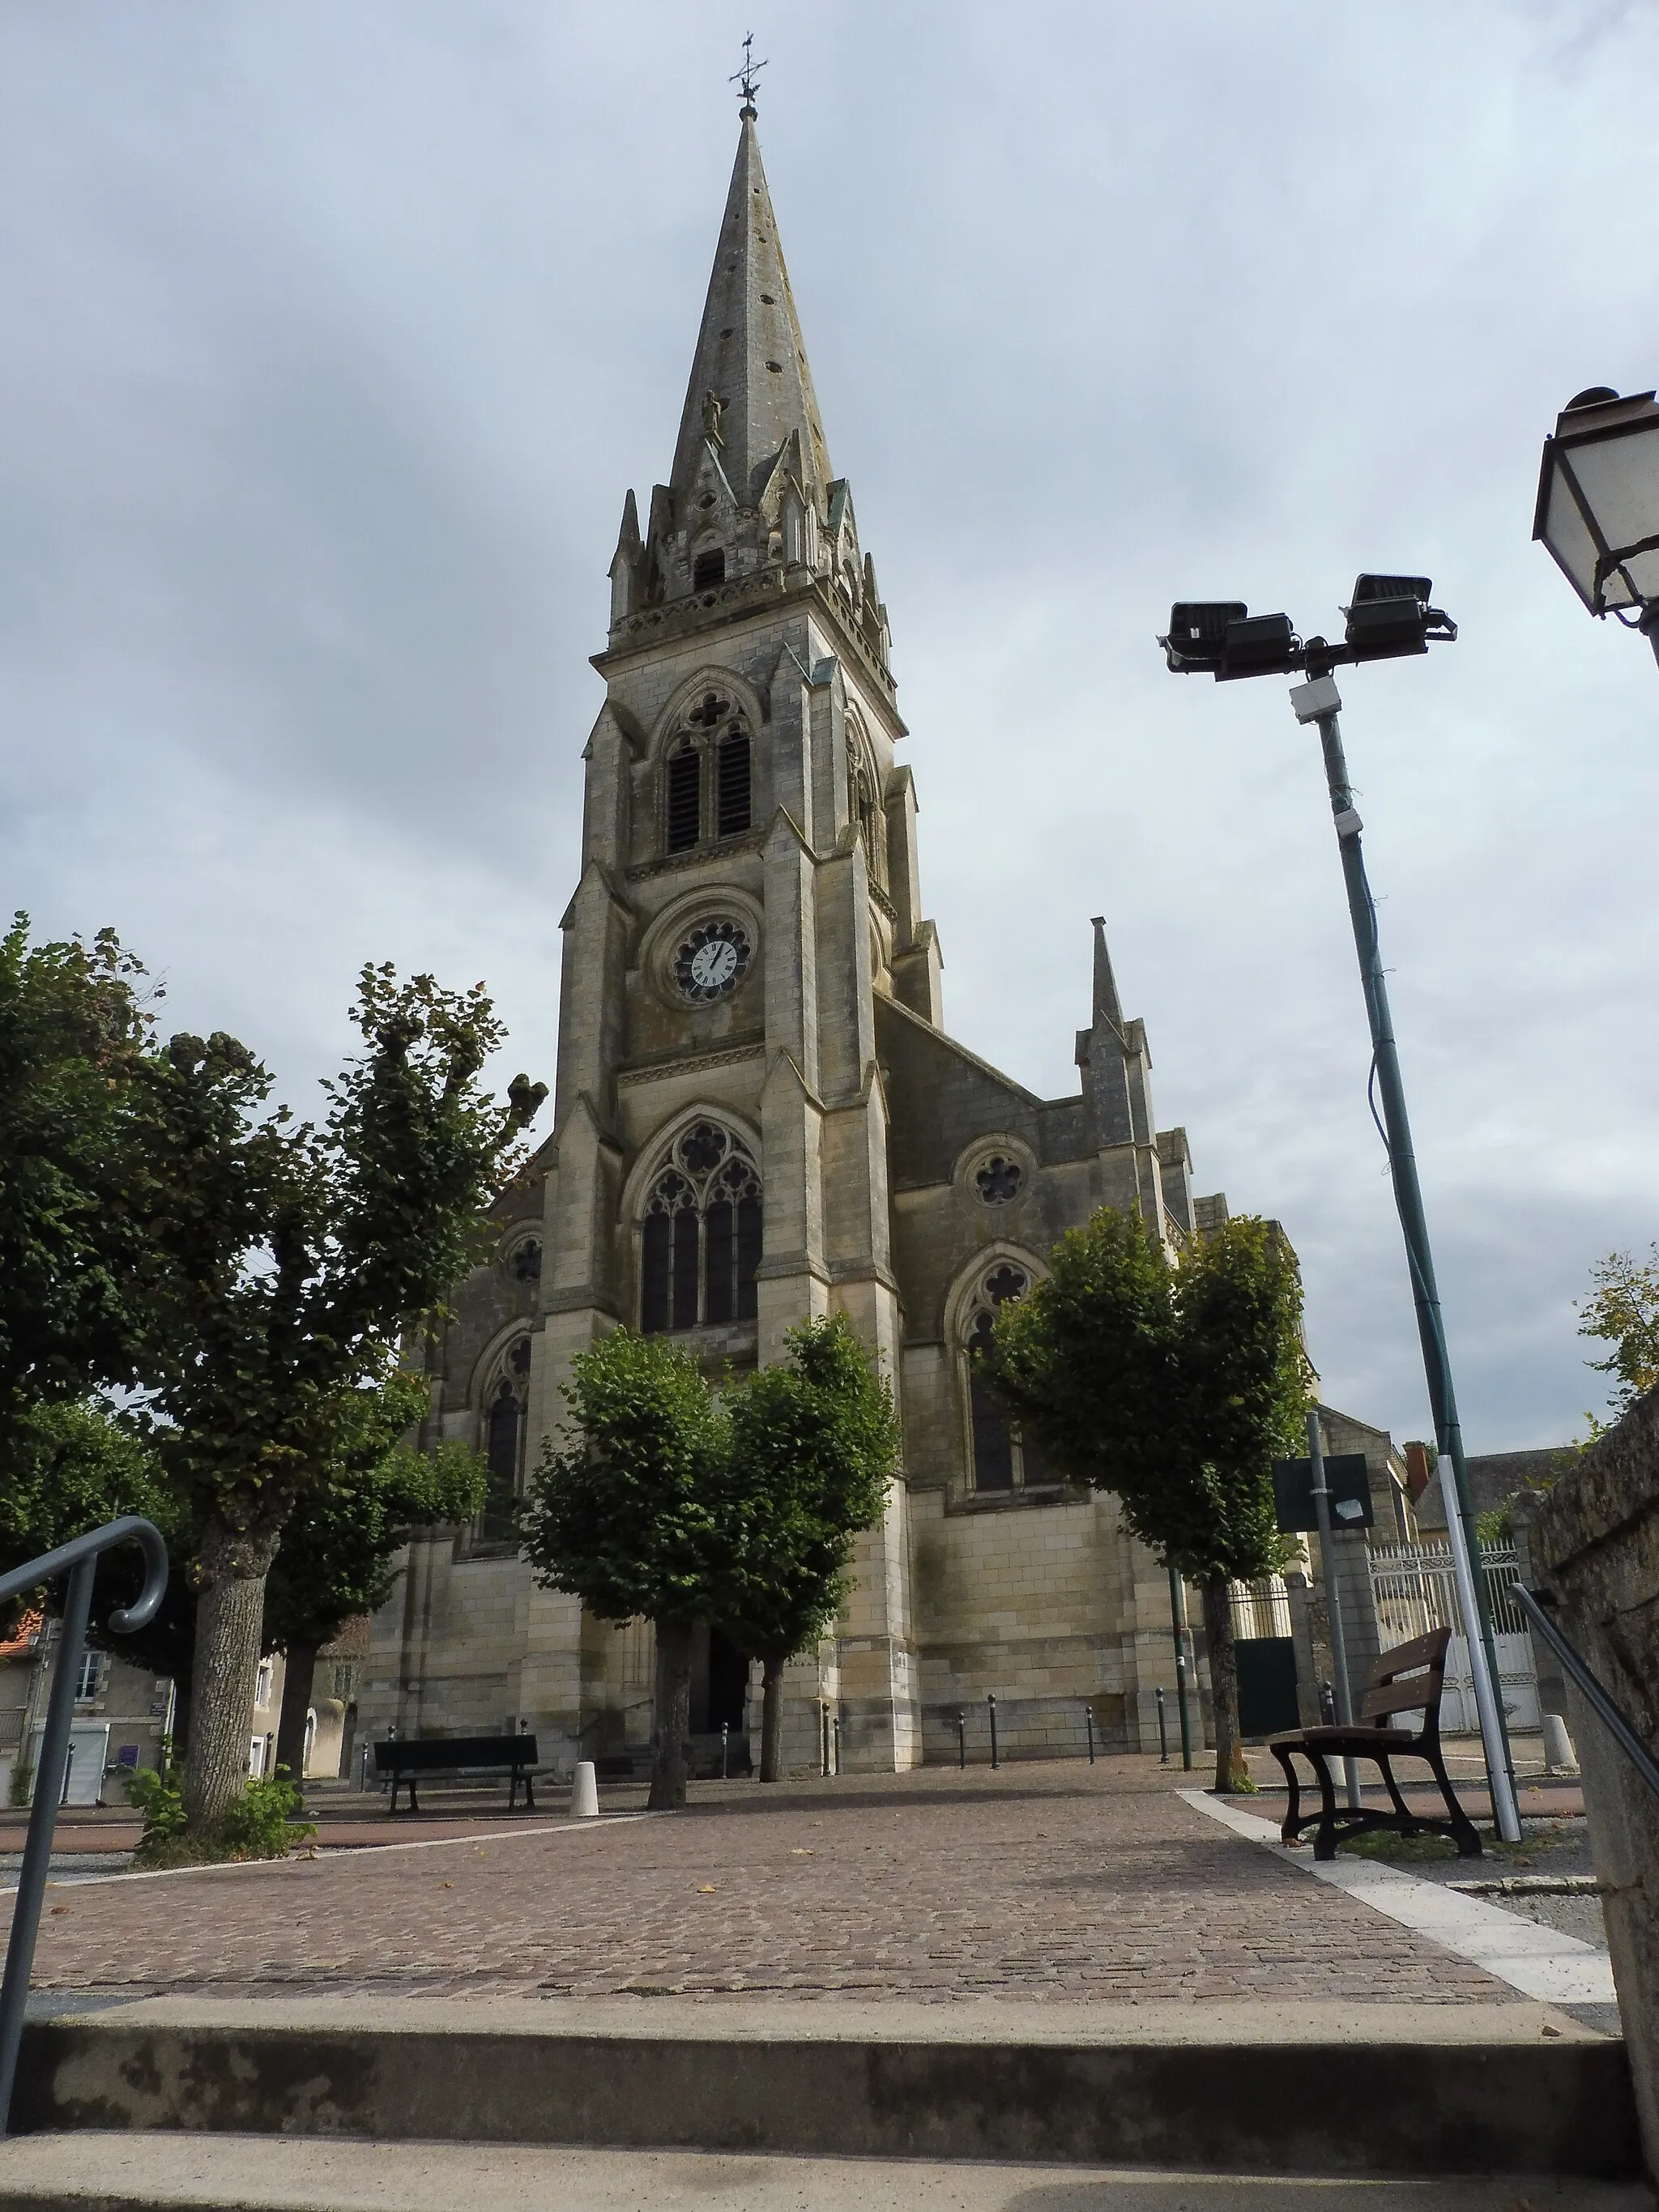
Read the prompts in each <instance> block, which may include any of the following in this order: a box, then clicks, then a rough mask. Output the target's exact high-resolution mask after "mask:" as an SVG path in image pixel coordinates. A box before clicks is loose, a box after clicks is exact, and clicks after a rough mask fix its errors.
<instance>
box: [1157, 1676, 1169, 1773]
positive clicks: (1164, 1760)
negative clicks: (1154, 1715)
mask: <svg viewBox="0 0 1659 2212" xmlns="http://www.w3.org/2000/svg"><path fill="white" fill-rule="evenodd" d="M1169 1763H1170V1727H1169V1723H1168V1722H1167V1721H1166V1720H1165V1719H1164V1689H1163V1686H1162V1684H1160V1685H1159V1686H1158V1765H1160V1766H1167V1765H1169Z"/></svg>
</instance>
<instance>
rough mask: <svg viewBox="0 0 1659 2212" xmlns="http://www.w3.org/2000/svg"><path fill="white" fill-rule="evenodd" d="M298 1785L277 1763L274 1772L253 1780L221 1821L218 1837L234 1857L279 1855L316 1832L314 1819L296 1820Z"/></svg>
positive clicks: (265, 1857)
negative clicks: (255, 1780)
mask: <svg viewBox="0 0 1659 2212" xmlns="http://www.w3.org/2000/svg"><path fill="white" fill-rule="evenodd" d="M300 1809H301V1796H300V1790H299V1787H298V1785H297V1784H295V1783H294V1782H291V1781H290V1780H289V1777H288V1774H287V1772H286V1771H285V1770H283V1768H281V1767H278V1769H277V1770H276V1773H275V1774H267V1775H264V1776H263V1777H262V1778H260V1779H259V1780H258V1781H257V1782H250V1783H249V1784H248V1785H247V1788H246V1790H244V1791H243V1792H242V1795H241V1796H240V1798H239V1799H238V1800H237V1802H236V1803H235V1804H234V1805H233V1806H232V1807H231V1808H230V1810H229V1812H228V1813H227V1814H226V1815H225V1817H224V1819H223V1820H222V1821H221V1822H220V1824H219V1840H220V1842H221V1843H222V1844H223V1846H224V1849H225V1852H226V1856H227V1857H230V1858H234V1859H280V1858H283V1857H286V1856H287V1854H288V1852H289V1850H290V1849H291V1848H292V1847H293V1845H294V1844H303V1843H306V1842H307V1841H308V1840H309V1839H310V1838H312V1837H313V1836H314V1835H315V1834H316V1832H317V1825H316V1823H315V1821H313V1820H295V1817H294V1815H295V1813H297V1812H298V1811H299V1810H300Z"/></svg>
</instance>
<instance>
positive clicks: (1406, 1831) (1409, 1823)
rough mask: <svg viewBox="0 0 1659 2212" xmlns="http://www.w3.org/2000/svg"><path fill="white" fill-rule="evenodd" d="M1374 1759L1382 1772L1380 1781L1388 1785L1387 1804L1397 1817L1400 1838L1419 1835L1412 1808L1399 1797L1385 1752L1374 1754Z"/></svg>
mask: <svg viewBox="0 0 1659 2212" xmlns="http://www.w3.org/2000/svg"><path fill="white" fill-rule="evenodd" d="M1375 1757H1376V1764H1377V1765H1379V1766H1380V1767H1381V1768H1382V1770H1383V1781H1384V1782H1385V1783H1386V1784H1388V1790H1389V1803H1390V1804H1391V1805H1392V1806H1393V1807H1394V1809H1395V1814H1397V1815H1398V1818H1399V1821H1400V1832H1401V1835H1402V1836H1415V1835H1417V1834H1419V1826H1418V1823H1417V1820H1416V1819H1415V1818H1414V1817H1413V1813H1412V1808H1411V1807H1410V1806H1409V1805H1408V1804H1407V1802H1406V1801H1405V1799H1404V1798H1403V1797H1402V1796H1401V1794H1400V1784H1398V1783H1397V1782H1396V1781H1395V1778H1394V1769H1393V1767H1392V1766H1390V1765H1389V1754H1388V1753H1387V1752H1386V1751H1379V1752H1377V1753H1376V1754H1375Z"/></svg>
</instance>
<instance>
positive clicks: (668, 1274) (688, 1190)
mask: <svg viewBox="0 0 1659 2212" xmlns="http://www.w3.org/2000/svg"><path fill="white" fill-rule="evenodd" d="M760 1256H761V1181H760V1174H759V1170H757V1167H756V1165H755V1163H754V1160H753V1159H752V1158H751V1157H750V1152H749V1148H748V1146H746V1145H744V1142H743V1140H742V1139H740V1138H738V1137H737V1136H734V1135H733V1134H732V1132H731V1131H730V1130H729V1129H726V1128H724V1127H721V1125H720V1123H719V1122H718V1121H693V1122H692V1123H691V1124H690V1126H689V1127H686V1128H684V1129H683V1130H681V1132H680V1133H679V1135H678V1138H676V1139H675V1141H674V1146H673V1151H672V1153H671V1158H670V1160H669V1163H668V1164H667V1165H665V1167H664V1169H663V1170H662V1172H661V1173H660V1174H659V1176H657V1177H656V1179H655V1181H654V1182H653V1183H652V1185H651V1187H650V1189H649V1191H648V1192H647V1194H646V1200H645V1209H644V1216H643V1218H642V1220H641V1225H640V1328H641V1331H642V1333H643V1334H645V1335H647V1336H654V1335H659V1334H662V1333H663V1332H664V1331H665V1330H672V1329H684V1328H697V1327H698V1326H699V1325H700V1324H702V1323H705V1322H732V1321H752V1320H753V1319H754V1318H755V1310H756V1293H755V1270H756V1268H757V1267H758V1266H759V1264H760Z"/></svg>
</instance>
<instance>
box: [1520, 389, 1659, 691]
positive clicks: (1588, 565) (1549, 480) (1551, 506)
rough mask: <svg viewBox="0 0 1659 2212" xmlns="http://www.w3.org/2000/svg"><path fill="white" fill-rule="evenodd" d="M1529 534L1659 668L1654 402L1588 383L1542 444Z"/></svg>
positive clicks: (1658, 438)
mask: <svg viewBox="0 0 1659 2212" xmlns="http://www.w3.org/2000/svg"><path fill="white" fill-rule="evenodd" d="M1532 534H1533V536H1534V538H1541V539H1542V540H1543V543H1544V545H1545V547H1546V548H1547V550H1548V552H1549V553H1550V555H1551V556H1552V557H1553V559H1554V561H1555V563H1556V565H1557V567H1558V568H1559V569H1560V571H1561V573H1562V574H1563V575H1564V576H1565V578H1566V580H1567V581H1568V582H1569V583H1570V584H1571V586H1572V588H1573V589H1574V591H1575V592H1577V594H1578V596H1579V598H1580V599H1582V600H1583V603H1584V605H1586V606H1587V607H1588V608H1589V611H1590V612H1591V613H1592V614H1593V615H1595V616H1597V617H1604V616H1607V615H1613V616H1614V617H1617V619H1618V620H1619V621H1620V622H1621V623H1624V625H1625V627H1626V629H1639V630H1640V631H1641V633H1642V635H1643V636H1644V637H1645V638H1646V639H1647V641H1648V642H1649V644H1650V645H1651V647H1653V653H1654V658H1655V659H1656V660H1659V403H1656V401H1655V398H1654V395H1653V393H1652V392H1634V393H1632V396H1631V397H1630V398H1628V399H1621V398H1620V397H1619V394H1618V393H1617V392H1614V391H1613V389H1612V387H1611V386H1608V385H1605V384H1597V385H1593V386H1591V387H1590V389H1589V391H1588V392H1580V393H1579V394H1578V397H1577V398H1576V399H1570V400H1569V401H1568V402H1567V404H1566V405H1565V407H1564V408H1563V409H1562V410H1561V413H1560V415H1559V417H1558V418H1557V421H1556V425H1555V435H1554V436H1553V437H1550V438H1546V439H1545V441H1544V461H1543V466H1542V467H1541V470H1540V471H1539V475H1538V507H1537V510H1536V512H1535V513H1534V516H1533V524H1532Z"/></svg>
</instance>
